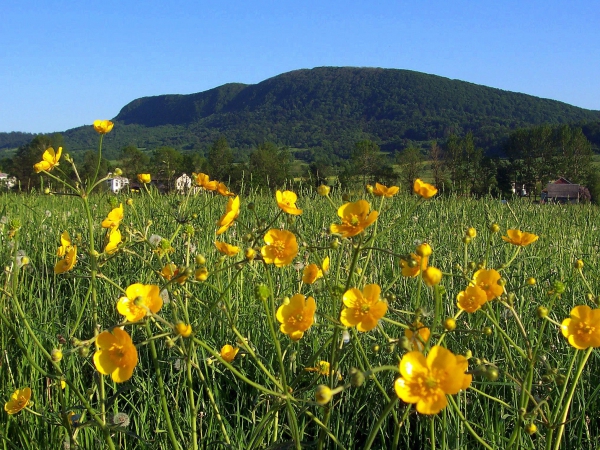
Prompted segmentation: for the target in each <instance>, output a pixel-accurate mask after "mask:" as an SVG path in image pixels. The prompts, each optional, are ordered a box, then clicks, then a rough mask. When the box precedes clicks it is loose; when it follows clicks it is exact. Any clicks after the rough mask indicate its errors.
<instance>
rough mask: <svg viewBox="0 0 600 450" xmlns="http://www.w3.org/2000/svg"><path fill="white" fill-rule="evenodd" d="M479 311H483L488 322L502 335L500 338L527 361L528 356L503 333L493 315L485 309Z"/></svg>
mask: <svg viewBox="0 0 600 450" xmlns="http://www.w3.org/2000/svg"><path fill="white" fill-rule="evenodd" d="M481 311H483V313H484V314H485V316H486V317H487V318H488V319H489V320H490V322H492V323H493V324H494V325H495V326H496V328H497V329H498V331H499V332H500V333H501V334H502V336H504V338H505V339H506V340H507V341H508V342H510V345H512V346H513V347H514V349H515V350H516V351H517V353H519V355H521V356H522V357H523V359H528V355H527V353H525V350H523V349H522V348H521V347H519V346H518V345H517V344H516V342H515V341H513V340H512V339H511V338H510V336H509V335H508V334H507V333H506V331H504V329H503V328H502V327H501V326H500V324H499V323H498V321H497V320H496V318H495V317H493V315H492V314H490V313H489V311H487V309H483V308H482V309H481Z"/></svg>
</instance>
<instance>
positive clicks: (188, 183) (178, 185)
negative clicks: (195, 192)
mask: <svg viewBox="0 0 600 450" xmlns="http://www.w3.org/2000/svg"><path fill="white" fill-rule="evenodd" d="M191 187H192V179H191V178H190V177H189V176H188V175H186V174H185V173H184V174H182V175H181V176H180V177H179V178H177V179H176V180H175V190H176V191H177V193H179V194H184V193H186V192H187V191H189V190H190V189H191Z"/></svg>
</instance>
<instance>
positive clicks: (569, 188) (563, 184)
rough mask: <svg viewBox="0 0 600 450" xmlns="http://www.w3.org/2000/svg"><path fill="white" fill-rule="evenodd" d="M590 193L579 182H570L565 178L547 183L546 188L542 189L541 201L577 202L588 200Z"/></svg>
mask: <svg viewBox="0 0 600 450" xmlns="http://www.w3.org/2000/svg"><path fill="white" fill-rule="evenodd" d="M589 197H590V193H589V191H588V189H587V188H586V187H584V186H582V185H580V184H575V183H572V182H571V181H569V180H567V179H566V178H563V177H561V178H559V179H558V180H555V181H552V182H551V183H548V185H547V186H546V189H544V190H543V191H542V196H541V201H542V203H546V202H553V203H579V201H580V200H589Z"/></svg>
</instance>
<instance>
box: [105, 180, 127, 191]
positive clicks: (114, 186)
mask: <svg viewBox="0 0 600 450" xmlns="http://www.w3.org/2000/svg"><path fill="white" fill-rule="evenodd" d="M106 184H108V188H109V189H110V190H111V191H112V192H114V193H115V194H116V193H117V192H120V191H121V190H122V189H124V188H125V187H126V186H129V180H128V179H127V178H125V177H113V178H109V179H108V180H106Z"/></svg>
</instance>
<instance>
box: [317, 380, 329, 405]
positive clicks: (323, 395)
mask: <svg viewBox="0 0 600 450" xmlns="http://www.w3.org/2000/svg"><path fill="white" fill-rule="evenodd" d="M331 397H333V393H332V392H331V389H330V388H329V387H328V386H325V385H324V384H320V385H319V386H317V390H316V391H315V400H316V401H317V403H318V404H319V405H321V406H322V405H326V404H327V403H329V400H331Z"/></svg>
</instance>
